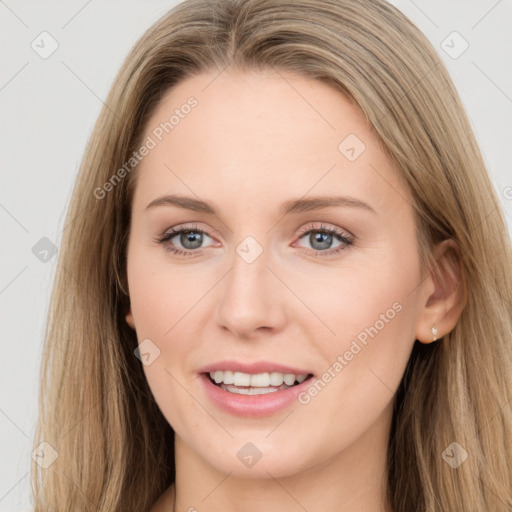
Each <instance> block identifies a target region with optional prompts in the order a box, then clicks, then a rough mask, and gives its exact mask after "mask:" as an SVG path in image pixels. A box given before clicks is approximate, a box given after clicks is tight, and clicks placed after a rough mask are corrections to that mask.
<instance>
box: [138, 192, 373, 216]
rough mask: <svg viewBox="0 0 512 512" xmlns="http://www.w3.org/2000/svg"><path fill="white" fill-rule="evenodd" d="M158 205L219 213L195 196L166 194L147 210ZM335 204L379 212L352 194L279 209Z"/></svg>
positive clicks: (292, 210)
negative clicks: (351, 195)
mask: <svg viewBox="0 0 512 512" xmlns="http://www.w3.org/2000/svg"><path fill="white" fill-rule="evenodd" d="M157 206H178V207H180V208H184V209H186V210H192V211H194V212H201V213H207V214H210V215H217V212H216V210H215V208H214V207H213V206H212V205H211V204H210V203H208V202H207V201H202V200H200V199H194V198H193V197H186V196H180V195H166V196H162V197H158V198H156V199H155V200H153V201H151V203H149V204H148V205H147V206H146V210H148V209H150V208H155V207H157ZM333 206H345V207H352V208H361V209H364V210H367V211H370V212H372V213H374V214H377V212H376V211H375V210H374V209H373V208H372V207H371V206H370V205H369V204H368V203H365V202H364V201H361V200H360V199H356V198H355V197H350V196H335V197H323V196H318V197H309V198H307V199H303V198H301V199H293V200H290V201H286V202H285V203H283V205H282V206H281V208H280V209H279V213H280V215H281V216H284V215H287V214H289V213H302V212H307V211H311V210H319V209H321V208H329V207H333Z"/></svg>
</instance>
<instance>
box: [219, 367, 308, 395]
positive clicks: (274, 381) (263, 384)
mask: <svg viewBox="0 0 512 512" xmlns="http://www.w3.org/2000/svg"><path fill="white" fill-rule="evenodd" d="M210 377H211V378H212V379H213V380H214V381H215V382H216V383H217V384H228V385H231V386H230V387H234V388H235V389H236V387H237V386H239V387H250V388H251V393H244V394H253V395H257V394H263V393H271V392H272V391H277V390H275V389H273V390H265V391H263V389H259V390H258V389H257V388H268V387H269V386H273V387H279V386H282V385H283V383H284V384H285V385H286V386H287V387H289V386H293V385H294V384H295V382H296V381H297V382H298V383H299V384H300V383H301V382H304V381H305V380H306V379H307V377H308V375H307V374H303V375H294V374H293V373H279V372H271V373H257V374H255V375H251V374H249V373H242V372H230V371H222V370H217V371H215V372H210ZM254 388H256V389H255V391H252V390H253V389H254ZM236 392H238V391H235V393H236Z"/></svg>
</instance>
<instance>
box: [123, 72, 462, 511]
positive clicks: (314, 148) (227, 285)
mask: <svg viewBox="0 0 512 512" xmlns="http://www.w3.org/2000/svg"><path fill="white" fill-rule="evenodd" d="M190 96H194V97H195V98H196V99H197V102H198V103H197V106H196V107H195V108H194V109H192V110H191V112H190V113H189V114H187V115H186V116H184V117H183V118H181V119H180V121H179V124H177V125H176V126H174V128H173V130H172V131H171V132H170V133H169V134H167V135H165V137H163V138H162V140H161V141H158V143H157V145H156V147H155V148H154V149H151V151H150V152H149V154H148V155H147V156H145V158H144V159H143V161H142V162H141V163H140V164H139V166H138V167H137V170H136V172H137V173H139V176H138V182H137V186H136V190H135V196H134V201H133V209H132V225H131V231H130V238H129V245H128V284H129V291H130V299H131V309H130V312H129V314H128V315H127V322H128V323H129V324H130V325H131V326H132V327H133V328H134V329H135V330H136V332H137V337H138V340H139V343H140V342H142V341H143V340H145V339H150V340H151V343H153V344H154V346H157V347H158V349H159V350H160V353H159V356H158V357H156V358H155V359H154V361H153V362H151V364H149V365H148V366H144V371H145V374H146V377H147V379H148V383H149V385H150V387H151V390H152V392H153V395H154V397H155V400H156V402H157V403H158V405H159V407H160V409H161V410H162V413H163V414H164V416H165V418H166V419H167V421H168V422H169V423H170V424H171V425H172V427H173V429H174V431H175V433H176V441H175V448H176V457H175V463H176V468H177V478H176V484H175V487H174V485H173V486H171V487H170V488H169V489H168V490H167V492H166V493H164V494H163V495H162V496H161V498H160V500H159V501H158V502H157V503H155V505H154V506H153V508H152V509H151V511H152V512H160V511H162V512H164V511H166V512H168V511H171V510H173V506H174V499H175V498H176V510H180V511H189V512H192V511H193V510H197V511H199V512H202V511H206V510H207V511H209V512H217V511H221V510H222V511H223V512H229V511H231V510H233V511H235V510H236V511H238V512H240V511H242V512H255V511H261V510H265V511H266V512H274V511H275V512H277V511H279V512H283V511H285V512H286V511H298V510H303V509H306V510H322V511H324V512H330V511H333V512H334V511H336V512H356V511H357V512H361V511H371V512H387V510H386V507H385V497H386V485H387V473H388V468H387V461H386V450H387V444H388V439H389V429H390V424H391V419H392V408H393V400H394V395H395V392H396V390H397V388H398V385H399V383H400V380H401V378H402V375H403V372H404V369H405V366H406V364H407V361H408V358H409V355H410V352H411V350H412V347H413V344H414V341H415V339H418V340H420V341H422V342H425V343H428V342H431V341H432V339H433V336H432V332H431V328H432V326H433V325H436V327H437V331H438V338H440V337H441V336H443V335H444V334H446V333H447V332H449V331H450V330H451V329H452V328H453V327H454V325H455V323H456V322H457V319H458V317H459V315H460V312H461V310H462V307H463V304H462V301H461V299H460V298H459V296H458V295H457V293H456V289H457V283H455V282H453V283H450V282H445V283H444V284H443V285H441V284H440V283H438V282H436V281H435V280H434V279H433V278H432V277H430V276H427V277H426V278H423V277H424V276H422V275H421V269H420V263H419V255H418V245H417V240H416V234H415V218H414V209H413V207H412V204H411V203H412V202H411V199H410V195H409V191H408V190H407V188H406V187H405V185H404V184H403V183H402V182H401V181H400V180H399V179H398V176H397V173H396V170H395V169H394V167H393V164H392V162H391V160H390V158H389V157H388V155H387V154H386V153H385V152H384V151H383V149H382V147H381V146H380V145H379V142H378V140H377V138H376V136H375V135H374V134H373V133H372V131H371V130H370V128H369V126H368V124H367V123H366V121H365V118H364V115H363V114H362V113H361V111H360V110H359V109H358V108H356V107H355V106H354V105H353V104H352V103H351V102H350V101H349V100H348V99H347V98H346V97H345V96H343V95H342V94H341V93H340V92H339V91H337V90H335V89H333V88H331V87H329V86H327V85H325V84H322V83H320V82H317V81H314V80H308V79H305V78H303V77H298V76H295V75H291V74H284V73H283V74H276V73H273V72H270V71H269V72H265V73H262V72H259V73H244V74H239V73H231V72H228V71H224V72H223V73H221V74H220V75H218V73H211V74H201V75H197V76H195V77H193V78H188V79H186V80H184V81H182V82H180V83H179V84H178V85H177V86H176V87H174V88H173V89H172V90H170V91H169V92H168V93H167V95H166V96H165V97H164V99H163V100H162V102H161V103H160V105H159V107H158V109H157V110H156V111H155V113H154V115H153V117H152V119H151V120H150V121H149V123H148V125H147V127H146V133H145V138H146V137H147V136H152V137H153V138H154V135H152V134H153V133H154V132H153V130H154V129H155V127H157V126H159V124H160V123H161V122H163V121H165V120H168V119H169V117H170V115H172V113H173V111H174V110H175V109H176V108H179V107H180V106H181V105H183V104H185V103H186V102H187V99H188V98H189V97H190ZM350 134H355V136H356V137H357V139H354V138H353V137H352V138H351V139H346V137H347V136H349V135H350ZM343 140H347V141H348V142H346V144H345V146H344V145H342V147H341V149H339V145H340V143H341V142H342V141H343ZM358 141H360V142H361V143H362V144H364V147H363V146H362V145H361V144H360V142H358ZM352 148H354V151H352ZM358 153H360V154H358ZM354 156H356V158H354ZM167 194H176V195H181V196H186V197H189V198H192V199H195V200H198V199H199V200H202V201H207V202H208V203H211V204H212V205H213V206H214V208H215V210H216V213H215V214H211V213H206V212H198V211H192V210H189V209H186V208H183V207H179V206H176V205H170V204H164V205H160V206H155V207H151V208H147V206H148V205H149V203H151V202H152V201H154V200H155V199H156V198H159V197H161V196H163V195H167ZM313 196H314V197H317V196H318V197H328V196H329V197H332V196H337V197H338V196H344V197H348V196H350V197H351V198H356V199H358V200H360V201H363V202H365V203H367V205H369V206H370V207H371V209H369V208H365V207H357V206H347V205H344V206H324V207H322V208H317V209H309V210H304V211H294V212H290V213H287V214H286V215H284V216H283V215H282V214H281V213H280V208H281V206H282V205H283V204H284V203H285V202H287V201H291V200H296V199H309V198H311V197H313ZM172 227H183V228H188V229H189V231H193V232H195V233H196V241H197V240H199V242H198V243H200V246H199V248H190V245H187V246H186V247H185V245H183V243H186V244H189V241H188V240H187V238H186V237H184V236H180V235H179V234H178V235H175V236H174V237H173V238H171V239H170V240H167V241H166V242H165V243H159V242H158V241H157V239H158V238H161V237H162V235H164V234H165V233H166V232H168V231H169V230H170V228H172ZM325 228H328V229H334V230H335V233H334V234H332V233H331V234H329V233H325V231H324V229H325ZM194 230H195V231H194ZM198 230H199V231H202V232H204V234H203V235H200V234H197V233H198ZM311 232H312V233H313V234H311ZM322 233H323V234H324V238H323V239H322V240H323V241H322V242H321V243H319V241H318V240H319V238H318V237H321V236H322ZM247 236H251V237H252V238H253V239H254V240H255V241H256V242H257V245H258V246H259V247H261V248H262V249H263V252H261V254H259V256H257V258H256V259H254V261H252V262H251V263H248V262H247V261H246V260H245V259H244V258H243V257H241V255H240V254H241V253H240V252H237V250H236V249H237V247H238V246H239V244H240V243H241V242H242V241H243V240H244V239H245V238H246V237H247ZM343 237H345V238H343ZM347 238H348V239H349V240H352V243H347V242H346V240H347ZM449 245H450V244H444V245H442V246H439V247H438V249H437V255H438V257H439V258H440V259H441V258H443V257H444V254H445V251H446V249H447V248H448V246H449ZM242 247H246V248H247V246H242ZM251 247H252V249H250V250H251V251H254V250H255V249H254V246H251ZM169 248H177V249H181V250H186V251H187V250H188V255H179V254H175V253H173V252H170V251H169ZM340 248H341V249H340ZM337 250H339V251H338V252H335V251H337ZM371 327H373V329H374V331H371V329H370V328H371ZM365 329H370V332H373V333H374V335H373V336H368V337H367V340H366V344H363V343H362V342H359V343H358V346H359V347H360V350H359V351H357V352H356V350H357V349H354V345H353V341H354V340H358V339H359V340H360V339H361V337H364V336H362V335H361V333H364V332H367V331H365ZM375 331H377V333H376V334H375ZM358 336H359V338H358ZM351 347H352V348H351ZM347 351H348V352H351V353H352V356H350V354H348V353H347ZM339 356H340V357H342V359H343V361H344V363H343V364H342V365H341V370H340V369H339V368H340V366H339V365H338V366H336V365H335V363H336V362H337V361H338V362H339V361H340V359H339ZM227 359H236V360H237V361H244V362H251V361H271V362H281V363H283V364H287V365H289V366H293V367H298V368H307V369H308V370H310V371H311V373H313V374H314V376H315V377H314V378H315V379H320V380H321V379H324V380H326V379H327V377H325V378H324V377H323V375H325V374H326V372H327V373H329V374H330V375H331V378H330V379H329V380H328V382H327V383H325V386H324V387H322V388H321V390H320V391H319V392H317V393H316V394H315V393H314V392H311V394H309V393H306V395H304V396H303V397H302V398H303V400H302V401H299V400H297V401H294V403H293V404H292V405H290V406H288V407H286V408H285V409H284V410H280V411H278V412H276V413H273V414H269V415H267V416H263V417H257V418H254V417H241V416H236V415H233V414H231V413H229V412H226V411H223V410H221V409H219V408H218V407H217V406H216V405H215V404H214V403H212V401H211V400H210V398H209V397H208V396H207V394H206V393H205V390H204V386H203V380H202V377H201V375H200V372H199V370H200V369H201V368H202V367H203V366H205V365H207V364H210V363H214V362H218V361H221V360H227ZM247 443H252V444H253V445H254V446H256V447H257V449H258V450H259V452H260V453H261V458H260V460H259V461H258V462H257V463H256V464H254V465H253V466H252V467H247V466H246V465H245V464H244V463H242V462H241V460H240V458H239V457H237V453H238V451H239V450H240V449H241V448H242V447H243V446H245V445H246V444H247ZM175 491H176V492H175Z"/></svg>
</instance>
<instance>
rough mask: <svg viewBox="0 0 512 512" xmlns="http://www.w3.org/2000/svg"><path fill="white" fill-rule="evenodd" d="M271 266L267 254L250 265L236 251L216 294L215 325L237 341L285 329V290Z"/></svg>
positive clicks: (265, 252) (264, 252) (263, 254)
mask: <svg viewBox="0 0 512 512" xmlns="http://www.w3.org/2000/svg"><path fill="white" fill-rule="evenodd" d="M268 262H269V258H268V253H267V251H265V250H264V251H263V252H262V254H260V255H259V256H258V257H257V258H256V259H255V260H254V261H251V262H249V261H248V260H246V259H244V257H243V254H242V256H240V254H238V253H237V252H236V251H235V252H234V254H233V259H232V263H233V264H232V267H231V271H230V272H229V273H228V274H227V276H226V277H225V279H223V282H222V283H221V286H219V288H218V290H217V292H218V296H217V297H216V298H217V299H218V301H217V310H216V322H217V324H218V325H219V326H220V328H221V329H223V330H225V331H229V332H231V333H232V334H233V335H234V336H235V337H237V338H243V339H250V338H254V337H257V336H259V335H261V334H263V333H265V332H267V333H270V332H278V331H280V330H281V329H283V327H284V325H285V321H286V314H285V304H284V301H285V294H284V290H283V289H282V288H283V287H282V286H280V282H279V281H278V280H277V279H276V277H275V275H274V273H273V272H272V271H270V270H269V269H268V268H267V263H268Z"/></svg>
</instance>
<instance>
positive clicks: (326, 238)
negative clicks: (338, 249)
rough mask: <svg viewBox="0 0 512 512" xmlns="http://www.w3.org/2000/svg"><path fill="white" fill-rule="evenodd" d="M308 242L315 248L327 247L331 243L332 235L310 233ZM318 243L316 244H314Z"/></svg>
mask: <svg viewBox="0 0 512 512" xmlns="http://www.w3.org/2000/svg"><path fill="white" fill-rule="evenodd" d="M309 243H310V244H311V247H313V249H315V250H321V249H329V247H330V246H331V245H332V235H331V234H330V233H311V234H310V235H309ZM317 243H318V245H316V244H317Z"/></svg>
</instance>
